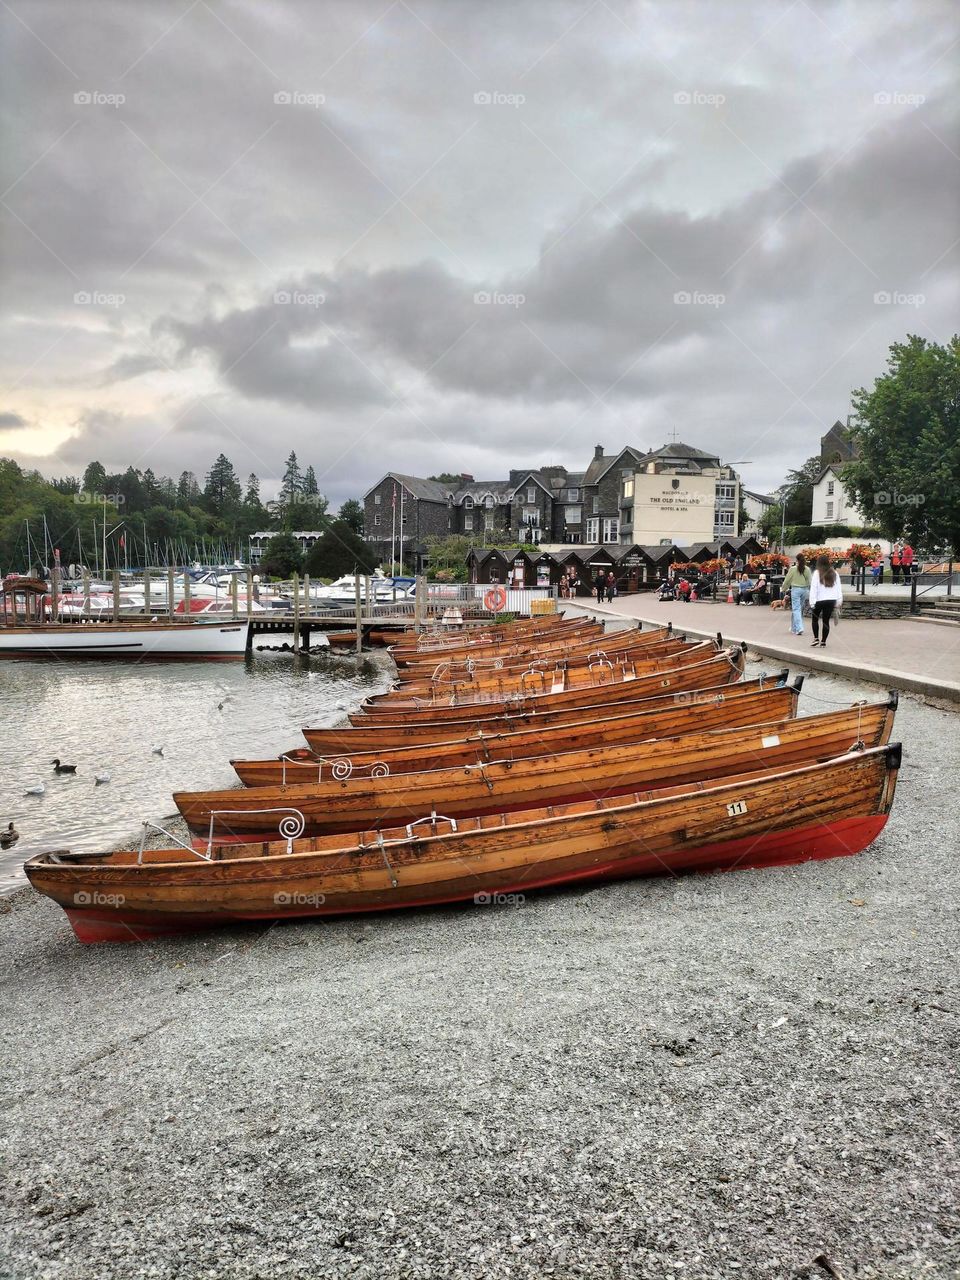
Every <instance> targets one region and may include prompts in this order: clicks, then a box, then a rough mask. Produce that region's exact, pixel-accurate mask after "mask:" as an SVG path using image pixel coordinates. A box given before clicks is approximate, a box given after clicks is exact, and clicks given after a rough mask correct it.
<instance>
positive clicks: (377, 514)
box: [373, 511, 380, 524]
mask: <svg viewBox="0 0 960 1280" xmlns="http://www.w3.org/2000/svg"><path fill="white" fill-rule="evenodd" d="M373 523H374V524H379V523H380V512H379V511H375V512H374V513H373Z"/></svg>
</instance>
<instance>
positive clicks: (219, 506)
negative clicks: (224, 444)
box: [203, 453, 242, 516]
mask: <svg viewBox="0 0 960 1280" xmlns="http://www.w3.org/2000/svg"><path fill="white" fill-rule="evenodd" d="M241 497H242V490H241V488H240V481H239V480H238V479H237V473H236V471H235V470H234V467H233V463H232V462H231V461H230V459H229V458H228V457H227V456H226V454H223V453H221V454H219V455H218V456H217V460H216V462H215V463H214V464H213V466H212V467H211V468H210V470H209V471H208V472H207V482H206V485H205V487H204V490H203V500H204V505H205V506H206V508H207V510H208V511H210V512H211V513H212V514H213V515H215V516H223V515H226V514H227V513H228V512H231V511H233V510H234V509H235V508H236V507H238V506H239V505H240V499H241Z"/></svg>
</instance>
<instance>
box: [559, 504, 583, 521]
mask: <svg viewBox="0 0 960 1280" xmlns="http://www.w3.org/2000/svg"><path fill="white" fill-rule="evenodd" d="M563 518H564V520H565V521H566V523H567V524H580V523H581V521H582V520H583V507H564V508H563Z"/></svg>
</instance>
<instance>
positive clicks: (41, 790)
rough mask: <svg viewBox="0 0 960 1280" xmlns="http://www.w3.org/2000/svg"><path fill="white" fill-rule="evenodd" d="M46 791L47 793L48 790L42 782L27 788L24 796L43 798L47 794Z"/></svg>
mask: <svg viewBox="0 0 960 1280" xmlns="http://www.w3.org/2000/svg"><path fill="white" fill-rule="evenodd" d="M46 791H47V788H46V787H45V786H44V785H43V783H42V782H36V783H34V785H33V786H32V787H27V789H26V791H25V792H24V793H23V794H24V795H25V796H42V795H45V794H46Z"/></svg>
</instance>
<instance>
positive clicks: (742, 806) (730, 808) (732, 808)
mask: <svg viewBox="0 0 960 1280" xmlns="http://www.w3.org/2000/svg"><path fill="white" fill-rule="evenodd" d="M746 812H747V802H746V800H734V802H733V804H728V805H727V813H728V815H729V816H730V817H731V818H738V817H739V816H740V814H741V813H746Z"/></svg>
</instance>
